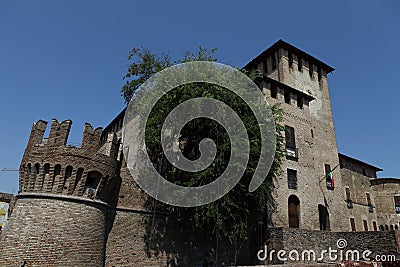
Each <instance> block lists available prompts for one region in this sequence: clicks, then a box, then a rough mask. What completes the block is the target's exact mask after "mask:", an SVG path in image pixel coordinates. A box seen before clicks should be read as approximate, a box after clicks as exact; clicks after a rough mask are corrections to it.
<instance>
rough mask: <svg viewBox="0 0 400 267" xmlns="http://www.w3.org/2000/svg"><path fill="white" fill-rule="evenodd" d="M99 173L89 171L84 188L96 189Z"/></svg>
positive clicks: (99, 177)
mask: <svg viewBox="0 0 400 267" xmlns="http://www.w3.org/2000/svg"><path fill="white" fill-rule="evenodd" d="M100 179H101V173H100V172H98V171H90V172H89V173H88V174H87V178H86V184H85V188H92V189H96V188H97V186H98V185H99V183H100Z"/></svg>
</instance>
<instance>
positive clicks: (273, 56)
mask: <svg viewBox="0 0 400 267" xmlns="http://www.w3.org/2000/svg"><path fill="white" fill-rule="evenodd" d="M274 69H276V57H275V53H274V54H273V55H272V70H274Z"/></svg>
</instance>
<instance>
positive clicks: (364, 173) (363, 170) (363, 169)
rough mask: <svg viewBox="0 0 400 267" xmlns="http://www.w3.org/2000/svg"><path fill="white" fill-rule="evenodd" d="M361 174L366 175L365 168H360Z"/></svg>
mask: <svg viewBox="0 0 400 267" xmlns="http://www.w3.org/2000/svg"><path fill="white" fill-rule="evenodd" d="M362 174H363V175H364V176H367V172H366V170H365V168H362Z"/></svg>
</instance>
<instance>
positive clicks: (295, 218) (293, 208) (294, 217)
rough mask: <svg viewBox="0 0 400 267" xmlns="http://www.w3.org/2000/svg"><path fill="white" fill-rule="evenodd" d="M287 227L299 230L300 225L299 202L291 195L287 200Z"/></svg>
mask: <svg viewBox="0 0 400 267" xmlns="http://www.w3.org/2000/svg"><path fill="white" fill-rule="evenodd" d="M288 215H289V227H290V228H299V225H300V200H299V198H298V197H296V196H294V195H291V196H290V197H289V199H288Z"/></svg>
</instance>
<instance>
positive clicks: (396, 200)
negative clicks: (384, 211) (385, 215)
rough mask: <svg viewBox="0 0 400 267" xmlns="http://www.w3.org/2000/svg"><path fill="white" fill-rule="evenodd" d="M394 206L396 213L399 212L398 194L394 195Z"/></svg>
mask: <svg viewBox="0 0 400 267" xmlns="http://www.w3.org/2000/svg"><path fill="white" fill-rule="evenodd" d="M394 208H395V210H396V213H400V196H395V197H394Z"/></svg>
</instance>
